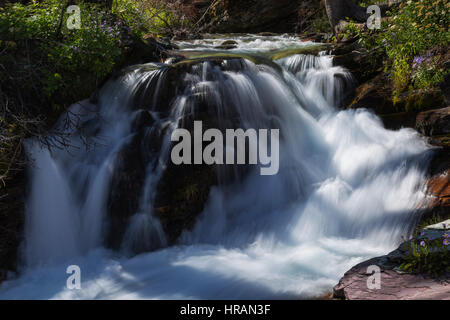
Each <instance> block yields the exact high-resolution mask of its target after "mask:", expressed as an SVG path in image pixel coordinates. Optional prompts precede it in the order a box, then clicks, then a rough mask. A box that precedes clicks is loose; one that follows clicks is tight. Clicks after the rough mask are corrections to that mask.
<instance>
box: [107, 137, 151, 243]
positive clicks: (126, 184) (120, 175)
mask: <svg viewBox="0 0 450 320" xmlns="http://www.w3.org/2000/svg"><path fill="white" fill-rule="evenodd" d="M141 139H142V135H140V134H136V135H135V136H134V137H132V138H131V141H130V142H129V143H128V144H127V145H126V146H125V147H124V148H123V149H122V150H121V151H119V153H118V155H117V157H116V160H115V164H114V171H113V172H114V175H113V177H112V181H111V188H110V193H109V200H108V202H107V203H108V205H107V212H108V215H109V217H110V223H109V226H108V230H107V244H108V246H109V247H111V248H113V249H119V248H120V245H121V243H122V239H123V235H124V233H125V228H126V226H127V225H128V222H129V220H130V218H131V216H132V215H133V214H134V213H137V211H138V209H139V200H140V197H141V190H142V188H143V185H144V181H145V172H146V161H145V160H146V159H145V158H144V156H143V152H144V153H145V152H146V150H142V149H143V148H142V143H141Z"/></svg>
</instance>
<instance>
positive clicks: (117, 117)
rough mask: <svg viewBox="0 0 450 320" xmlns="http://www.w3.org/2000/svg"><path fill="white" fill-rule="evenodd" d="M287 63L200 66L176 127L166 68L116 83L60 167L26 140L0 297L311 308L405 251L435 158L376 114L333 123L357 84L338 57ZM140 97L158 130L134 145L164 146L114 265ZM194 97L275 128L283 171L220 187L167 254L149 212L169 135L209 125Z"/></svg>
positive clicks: (89, 114)
mask: <svg viewBox="0 0 450 320" xmlns="http://www.w3.org/2000/svg"><path fill="white" fill-rule="evenodd" d="M257 40H258V39H257ZM255 41H256V40H255ZM255 41H253V42H252V41H249V40H248V41H247V40H245V41H241V42H240V45H242V46H243V47H244V51H245V49H246V48H247V47H248V46H250V45H249V43H251V47H252V48H254V47H255V45H256V44H257V43H260V44H261V48H262V49H261V51H264V50H266V47H267V45H268V43H267V42H265V41H259V42H257V41H256V42H255ZM277 41H278V42H277ZM280 42H282V39H278V38H277V39H272V40H271V43H276V44H277V45H280ZM291 42H292V43H296V42H295V41H294V40H292V39H288V44H289V45H292V43H291ZM206 43H208V42H207V41H206ZM185 45H186V44H185ZM195 45H198V43H194V44H189V46H190V47H193V46H195ZM281 45H282V43H281ZM297 45H298V43H297ZM191 49H192V48H190V49H189V50H191ZM276 62H277V65H278V66H279V67H276V66H274V65H266V64H255V63H253V62H250V61H248V60H243V59H228V60H226V59H225V60H223V61H222V62H221V63H220V64H217V63H216V64H214V63H212V62H201V63H197V64H195V65H194V66H193V67H192V69H191V71H190V72H188V73H186V74H185V76H184V79H180V81H183V82H185V83H186V84H187V85H185V89H184V92H179V93H178V96H177V97H176V98H175V99H173V101H174V102H173V103H172V104H171V105H170V110H169V112H167V113H164V112H160V111H158V106H155V104H157V103H158V99H157V98H156V96H157V95H158V94H159V92H160V91H161V90H163V88H164V85H166V83H165V82H164V81H165V80H166V78H167V73H168V70H169V69H170V68H171V66H167V65H152V66H144V67H141V68H137V69H135V70H133V71H130V72H129V73H128V74H127V75H126V76H124V77H122V78H120V79H119V80H116V81H115V82H111V83H109V84H108V85H107V86H106V87H105V88H104V89H103V90H102V92H101V94H100V100H99V103H98V104H97V105H95V106H94V105H90V104H85V105H83V104H79V105H76V106H74V107H73V108H72V110H71V112H70V113H68V114H67V115H66V117H64V118H63V119H62V120H61V121H60V123H59V124H58V127H59V128H60V129H61V130H62V129H64V130H65V131H66V132H67V133H72V134H71V138H70V141H69V147H67V148H64V149H61V150H53V151H52V152H51V153H50V152H49V151H48V150H47V149H43V148H40V147H39V146H38V145H37V143H36V142H34V141H29V142H28V145H27V148H28V152H29V154H30V156H31V157H32V158H34V159H35V167H34V169H33V176H32V186H31V192H30V196H29V199H28V205H27V221H26V230H25V243H24V266H23V268H22V270H21V275H20V277H19V278H17V279H11V280H9V281H7V282H5V283H4V284H2V286H1V287H0V298H100V299H101V298H106V299H107V298H124V299H128V298H130V299H132V298H169V299H170V298H208V299H212V298H218V299H221V298H237V299H240V298H248V299H263V298H310V297H317V296H320V295H321V294H323V293H325V292H327V291H330V290H331V288H332V286H333V285H334V284H336V282H337V280H338V279H339V277H340V276H342V275H343V273H344V272H345V271H346V270H348V269H349V268H350V267H352V266H353V265H355V264H356V263H358V262H360V261H363V260H364V259H367V258H370V257H373V256H377V255H382V254H386V253H387V252H389V251H390V250H392V249H394V248H395V247H396V246H397V245H398V244H399V242H400V240H401V236H406V235H408V232H410V229H411V227H412V226H413V222H414V219H415V209H417V208H418V206H419V205H420V202H421V201H422V200H423V199H424V194H423V192H422V191H423V190H422V188H421V187H422V185H423V180H424V170H425V168H426V164H427V161H428V155H429V153H428V149H429V147H428V145H427V144H426V143H425V142H424V141H423V140H422V139H421V138H420V137H419V136H418V134H417V133H416V132H414V131H413V130H411V129H402V130H400V131H390V130H386V129H384V128H383V126H382V124H381V122H380V120H379V119H378V118H377V117H376V116H375V115H373V114H371V113H370V112H368V111H366V110H346V111H338V110H337V109H335V106H337V105H338V104H339V100H340V99H341V97H342V95H343V94H344V92H343V91H344V90H345V84H346V83H348V81H350V76H349V74H348V73H347V72H346V71H345V70H343V69H342V68H340V67H333V66H332V62H331V58H330V57H329V56H325V55H323V56H320V57H313V56H305V55H294V56H290V57H288V58H284V59H281V60H278V61H276ZM143 87H144V88H145V90H144V91H142V88H143ZM142 92H144V94H142ZM139 95H140V96H142V97H144V100H142V99H141V100H142V101H144V102H145V103H147V104H149V105H150V110H151V113H152V117H153V122H152V125H151V126H148V127H147V128H145V130H144V133H143V135H142V136H139V139H138V140H139V141H141V140H142V141H146V139H149V140H151V139H159V140H160V146H159V147H158V148H155V150H153V151H148V152H147V153H146V159H145V169H144V170H143V171H144V172H142V173H141V175H142V176H143V177H144V178H143V180H144V181H143V183H142V186H141V188H140V189H139V190H135V193H137V194H138V197H139V201H138V203H139V204H138V206H137V208H136V210H135V212H134V213H133V216H132V217H131V218H130V219H129V220H128V223H127V225H126V226H125V230H124V232H123V235H122V241H121V243H120V245H119V249H120V250H116V251H111V250H109V249H105V248H104V245H105V242H106V240H105V238H106V237H107V236H106V235H105V230H106V229H107V227H108V225H110V224H111V221H110V216H109V215H108V203H109V201H110V200H111V199H109V192H110V188H111V184H112V181H113V180H114V174H115V172H116V171H117V170H119V168H120V166H119V165H118V163H119V162H120V161H119V159H120V156H121V152H122V151H123V150H124V149H126V146H127V145H129V143H130V141H133V139H135V138H136V134H135V132H134V130H133V126H135V125H136V114H137V111H134V109H133V108H132V101H133V100H136V99H135V97H136V96H139ZM198 97H201V100H202V101H206V102H207V105H209V106H211V107H210V108H211V109H212V110H210V112H211V113H213V114H214V115H215V117H216V118H217V119H218V120H219V123H221V122H222V123H225V122H226V121H229V119H230V118H233V117H234V118H235V115H237V116H238V119H239V120H238V121H239V126H240V127H242V128H243V129H248V128H255V129H259V128H265V129H270V128H279V129H280V149H279V150H280V164H279V172H278V174H276V175H273V176H261V175H259V170H254V169H256V168H251V169H250V171H248V172H247V173H246V174H245V175H243V174H237V179H235V180H233V181H232V182H231V183H226V184H225V183H224V184H219V185H217V186H215V187H213V188H212V189H211V192H210V195H209V200H208V201H207V203H206V206H205V209H204V210H203V212H202V213H201V215H200V216H199V218H198V219H197V222H196V224H195V226H194V227H193V228H192V230H185V231H184V232H183V234H182V235H181V236H180V238H179V240H178V243H177V244H176V245H173V246H169V247H166V246H167V245H168V242H167V239H166V236H165V234H164V231H163V229H162V226H161V224H160V222H159V220H158V218H157V217H156V216H155V215H154V213H153V202H154V198H155V192H156V186H157V184H158V182H159V180H160V179H161V175H162V173H163V172H164V170H165V167H166V165H167V162H168V161H170V159H169V151H170V135H171V132H172V131H173V130H174V129H175V128H177V127H178V126H179V125H181V124H183V122H185V121H187V120H186V115H192V114H194V115H195V114H196V112H198V110H197V108H198V104H196V101H197V100H196V99H197V98H198ZM138 100H139V99H138ZM141 100H139V101H140V102H139V103H141V102H142V101H141ZM67 120H70V121H67ZM67 123H70V124H71V125H69V126H67V125H66V126H64V124H67ZM80 123H82V124H83V125H82V126H81V127H83V128H84V129H85V130H86V132H84V133H83V134H82V135H81V134H79V132H77V131H76V129H75V128H78V127H79V126H78V124H80ZM86 136H87V137H88V138H89V140H90V141H89V143H86V141H85V140H84V139H85V138H83V137H86ZM86 146H89V148H88V149H87V148H86ZM112 200H113V201H114V199H112ZM161 247H165V248H163V249H160V250H157V251H153V252H146V253H141V254H140V255H137V256H134V257H131V258H130V257H129V255H128V254H127V253H129V252H130V251H138V252H141V251H146V250H152V249H156V248H161ZM70 264H76V265H79V266H80V268H81V270H82V289H81V290H69V289H66V288H65V287H64V286H65V283H66V277H67V274H66V273H65V270H66V267H67V266H68V265H70Z"/></svg>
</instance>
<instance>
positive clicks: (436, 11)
mask: <svg viewBox="0 0 450 320" xmlns="http://www.w3.org/2000/svg"><path fill="white" fill-rule="evenodd" d="M449 6H450V4H449V3H448V2H446V1H444V0H418V1H411V0H410V1H407V2H405V3H401V4H400V6H399V8H398V9H397V10H395V11H393V12H392V14H391V17H392V18H391V20H389V21H388V22H386V23H385V24H384V25H383V28H384V29H385V30H387V31H385V32H383V34H382V36H381V37H380V38H379V43H380V44H381V45H383V46H385V48H386V54H387V56H388V57H389V59H390V60H391V61H392V70H393V76H392V78H393V84H394V87H395V90H396V91H397V92H401V91H403V90H405V89H406V88H407V86H408V84H409V83H410V80H412V84H413V86H414V87H416V88H419V87H420V88H423V87H430V86H432V85H434V84H435V83H436V82H438V81H440V80H441V79H442V76H443V75H442V70H439V68H438V67H437V64H436V63H435V60H433V59H432V56H433V51H434V50H435V49H436V48H437V47H439V46H448V44H449V40H450V33H449V27H448V25H446V23H447V22H448V21H449V20H450V13H449V11H448V7H449ZM425 56H426V58H425V59H428V61H427V62H426V65H425V64H424V65H422V63H423V61H424V57H425Z"/></svg>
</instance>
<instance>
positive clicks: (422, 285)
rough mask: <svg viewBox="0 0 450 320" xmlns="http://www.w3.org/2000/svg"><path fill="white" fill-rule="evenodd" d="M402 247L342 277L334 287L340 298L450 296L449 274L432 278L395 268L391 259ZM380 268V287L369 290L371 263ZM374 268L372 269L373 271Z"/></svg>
mask: <svg viewBox="0 0 450 320" xmlns="http://www.w3.org/2000/svg"><path fill="white" fill-rule="evenodd" d="M401 254H402V253H401V252H400V251H398V250H396V251H394V252H391V253H390V254H388V255H387V256H382V257H378V258H373V259H370V260H368V261H365V262H362V263H360V264H358V265H356V266H354V267H353V268H351V269H350V270H349V271H347V272H346V273H345V274H344V276H343V277H342V278H341V280H340V281H339V283H338V284H337V285H336V286H335V287H334V288H333V295H334V297H335V298H337V299H346V300H443V299H448V298H449V292H450V281H449V278H448V276H445V275H444V276H442V277H440V278H431V277H427V276H424V275H421V274H404V273H399V272H397V271H395V270H393V265H392V264H391V262H390V260H391V259H395V258H398V256H399V255H401ZM372 265H375V266H378V267H379V268H380V272H381V273H380V280H381V281H380V288H379V289H369V288H368V285H367V282H368V281H371V279H369V277H370V276H372V274H373V272H368V267H369V266H372ZM369 271H370V270H369Z"/></svg>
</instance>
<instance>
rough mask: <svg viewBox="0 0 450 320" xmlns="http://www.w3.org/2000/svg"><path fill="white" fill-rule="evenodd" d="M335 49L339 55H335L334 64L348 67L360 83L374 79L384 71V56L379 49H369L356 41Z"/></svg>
mask: <svg viewBox="0 0 450 320" xmlns="http://www.w3.org/2000/svg"><path fill="white" fill-rule="evenodd" d="M335 50H337V53H339V55H336V56H335V57H333V64H334V65H338V66H343V67H345V68H346V69H348V70H349V71H350V72H351V73H352V75H353V76H354V77H355V79H356V80H357V82H358V84H362V83H364V82H366V81H368V80H370V79H372V78H373V77H374V76H376V75H377V74H379V73H380V72H381V71H382V60H383V57H382V54H381V52H379V51H367V50H366V49H364V48H358V47H357V45H355V44H354V43H353V44H350V45H349V46H346V45H340V46H338V47H337V48H336V49H335ZM350 50H351V51H350ZM348 51H350V52H348ZM341 52H342V53H343V54H340V53H341ZM346 52H347V53H346Z"/></svg>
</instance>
